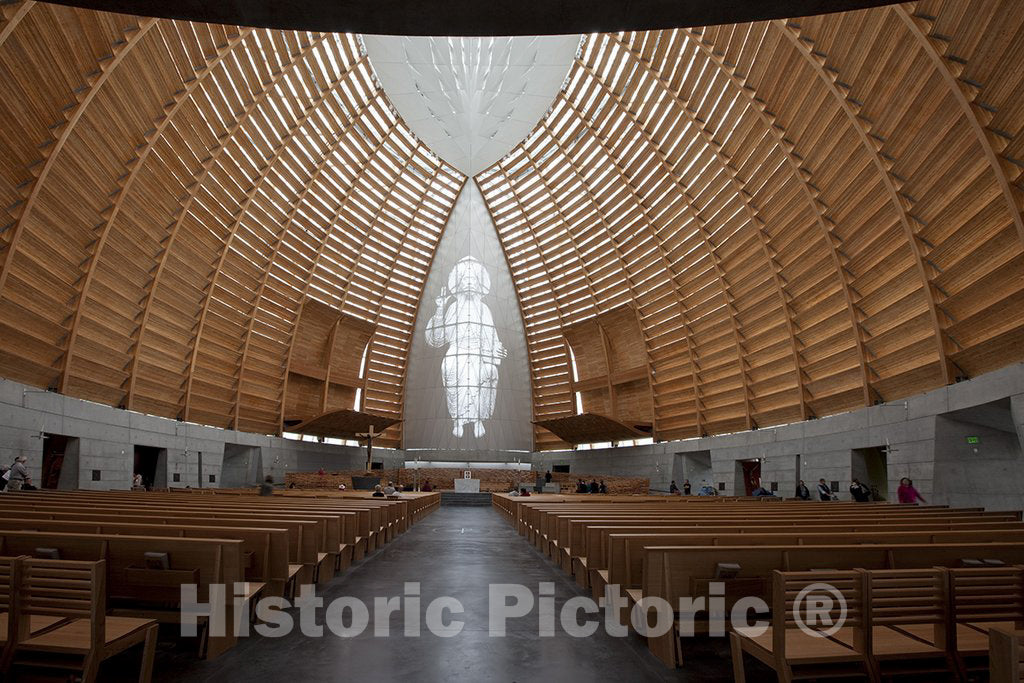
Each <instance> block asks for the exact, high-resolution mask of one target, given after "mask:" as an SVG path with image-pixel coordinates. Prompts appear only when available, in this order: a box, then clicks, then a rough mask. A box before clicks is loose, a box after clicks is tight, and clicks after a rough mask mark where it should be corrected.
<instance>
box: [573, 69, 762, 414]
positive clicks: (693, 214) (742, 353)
mask: <svg viewBox="0 0 1024 683" xmlns="http://www.w3.org/2000/svg"><path fill="white" fill-rule="evenodd" d="M580 66H581V67H582V68H583V69H584V70H586V72H587V73H588V74H589V76H590V77H591V78H592V79H593V80H594V83H596V84H597V85H598V87H599V88H600V89H601V90H602V91H603V92H604V93H605V94H607V95H608V96H610V97H611V98H612V100H613V101H615V102H616V104H617V105H618V106H619V108H620V110H621V111H623V112H624V113H625V114H626V115H627V116H628V117H629V119H630V120H631V121H632V122H633V125H634V126H635V127H636V129H637V130H639V131H640V132H641V133H642V134H643V136H644V138H645V139H646V141H647V143H648V147H649V149H650V150H651V151H652V153H653V154H654V156H655V158H657V159H658V162H659V163H660V165H661V166H662V168H663V169H664V170H665V172H666V173H668V175H669V176H670V177H672V178H673V179H674V180H675V182H676V184H677V186H678V187H679V191H680V193H681V194H682V195H683V196H684V198H685V201H684V202H683V207H684V210H685V211H686V213H687V214H688V215H689V216H690V218H691V220H692V221H693V224H694V225H695V226H697V232H698V233H699V234H700V238H701V244H703V246H704V250H705V252H706V253H707V255H708V257H709V258H710V259H711V263H712V266H713V267H714V269H715V274H716V276H717V277H716V278H715V282H716V284H717V285H718V289H719V292H720V293H721V295H722V302H723V305H724V308H725V310H726V312H727V313H728V316H729V321H730V323H731V324H732V337H733V342H734V344H735V346H736V362H737V369H738V371H739V373H740V380H741V382H742V386H743V406H744V413H745V416H744V417H745V420H746V428H747V429H753V428H754V417H753V415H754V411H753V407H752V404H751V392H750V384H751V382H750V376H749V372H748V363H747V360H746V353H747V351H746V349H745V348H744V345H743V338H742V333H741V332H740V325H739V320H738V319H737V311H736V306H735V303H734V302H735V301H736V297H735V295H734V294H733V292H732V285H731V283H730V282H729V280H728V278H726V274H725V270H724V269H723V268H722V258H721V255H720V254H719V253H718V251H717V250H716V249H715V245H714V244H713V243H712V241H711V231H710V230H709V229H708V224H707V221H705V219H704V218H703V216H701V215H700V212H699V211H697V209H696V208H694V200H693V197H692V196H690V194H689V192H688V190H687V188H686V186H685V185H684V184H683V181H682V179H681V178H679V176H678V175H677V174H676V172H675V169H674V168H673V167H672V164H671V163H670V162H669V161H668V159H667V158H666V157H665V152H664V151H663V150H662V149H661V147H660V146H659V145H658V143H657V141H656V140H655V139H654V138H653V137H652V136H651V134H650V132H649V131H647V130H646V129H645V128H644V125H643V123H642V122H641V121H640V120H639V119H637V116H636V113H635V112H633V111H632V110H631V109H629V107H628V106H627V105H626V104H625V103H624V102H623V101H622V99H621V95H619V94H618V93H616V92H614V91H613V90H611V88H609V87H608V86H607V84H605V83H604V82H603V81H602V80H601V78H600V76H599V75H598V73H597V72H596V71H595V70H594V68H593V67H591V66H590V65H588V64H583V63H582V62H580Z"/></svg>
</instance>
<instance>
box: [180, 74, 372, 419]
mask: <svg viewBox="0 0 1024 683" xmlns="http://www.w3.org/2000/svg"><path fill="white" fill-rule="evenodd" d="M365 59H366V57H363V58H362V59H360V60H359V61H357V62H355V63H353V64H352V65H351V66H350V67H349V68H348V69H346V70H345V71H343V72H342V73H341V74H340V75H339V76H338V77H337V78H336V79H335V80H334V81H332V82H331V83H330V84H329V85H328V86H327V87H326V88H325V89H324V90H322V91H321V92H319V93H318V94H317V96H316V97H314V98H313V101H312V102H310V103H309V104H308V105H306V107H305V108H304V109H303V112H302V116H300V117H299V118H298V119H296V120H295V121H294V122H293V123H292V125H291V128H290V129H289V130H288V132H287V133H286V134H285V135H284V136H283V137H282V138H281V139H280V140H279V141H278V143H277V145H276V147H275V149H274V154H273V156H272V157H271V158H270V159H269V160H264V161H263V164H262V166H261V167H260V169H259V170H258V173H259V178H258V179H257V180H256V182H255V183H253V185H252V187H250V188H249V189H248V190H247V191H246V196H245V201H244V202H243V204H242V206H241V207H240V208H239V210H238V212H237V213H236V215H235V219H234V221H232V224H231V228H230V229H229V231H228V238H227V239H226V240H224V244H223V246H222V247H221V252H220V258H219V259H218V261H217V264H216V265H215V267H214V271H213V278H212V279H211V280H210V286H209V288H208V289H207V290H206V294H205V296H204V297H203V307H202V312H201V313H200V314H199V325H198V328H197V330H196V336H195V339H194V340H193V342H192V352H191V354H190V359H189V367H188V379H187V380H186V387H185V419H186V420H187V419H189V417H190V407H191V399H192V381H193V380H194V379H195V370H196V359H197V358H198V357H199V348H200V345H201V344H202V341H203V332H204V331H205V329H206V317H207V314H208V313H209V311H210V302H211V301H213V298H214V295H215V293H216V290H217V283H218V281H219V280H220V277H221V274H222V273H223V270H224V262H225V260H226V259H227V257H228V254H230V253H231V245H232V244H233V243H234V241H235V236H236V235H237V234H238V228H239V226H241V224H242V221H243V220H245V217H246V214H247V213H248V212H249V207H250V206H251V205H252V202H253V200H254V199H255V198H256V195H257V194H259V191H260V189H261V188H262V187H263V184H264V183H265V182H266V181H267V179H268V178H269V177H270V169H272V168H273V167H274V166H275V165H277V162H278V161H279V160H280V159H281V155H282V154H284V151H285V149H287V148H288V146H289V145H290V144H291V142H292V140H294V139H295V136H296V135H297V134H298V132H299V131H300V130H301V129H302V128H303V127H304V126H305V125H306V123H307V122H308V121H309V118H310V117H311V116H312V115H313V113H314V112H316V109H317V107H318V106H320V104H321V103H322V102H323V101H324V100H325V99H326V98H327V96H328V95H329V94H331V93H332V92H334V91H335V90H338V89H339V88H340V87H341V86H342V84H344V83H345V81H346V79H347V78H348V76H349V75H350V74H351V73H352V71H353V70H354V69H356V68H357V66H358V65H359V64H360V63H361V62H362V61H363V60H365ZM235 381H236V382H237V381H238V378H237V377H236V380H235Z"/></svg>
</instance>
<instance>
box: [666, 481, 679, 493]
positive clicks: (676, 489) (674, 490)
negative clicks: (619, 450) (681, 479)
mask: <svg viewBox="0 0 1024 683" xmlns="http://www.w3.org/2000/svg"><path fill="white" fill-rule="evenodd" d="M668 492H669V493H679V487H678V486H676V480H675V479H673V480H672V483H671V484H669V485H668Z"/></svg>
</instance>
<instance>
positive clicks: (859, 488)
mask: <svg viewBox="0 0 1024 683" xmlns="http://www.w3.org/2000/svg"><path fill="white" fill-rule="evenodd" d="M850 495H851V496H853V499H854V500H855V501H857V502H858V503H867V502H868V501H870V500H871V490H870V489H868V487H867V486H865V485H864V484H862V483H860V480H859V479H854V480H853V481H852V482H850Z"/></svg>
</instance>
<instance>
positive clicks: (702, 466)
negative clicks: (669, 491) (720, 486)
mask: <svg viewBox="0 0 1024 683" xmlns="http://www.w3.org/2000/svg"><path fill="white" fill-rule="evenodd" d="M672 478H673V479H674V480H675V482H676V485H677V486H678V487H679V490H680V491H682V490H683V483H684V482H685V481H686V480H689V481H690V493H691V494H696V493H697V491H699V490H700V487H701V486H702V485H703V484H704V482H707V483H708V484H710V485H712V486H713V485H714V484H713V483H712V481H713V476H712V471H711V451H691V452H689V453H676V454H675V456H674V459H673V461H672Z"/></svg>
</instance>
